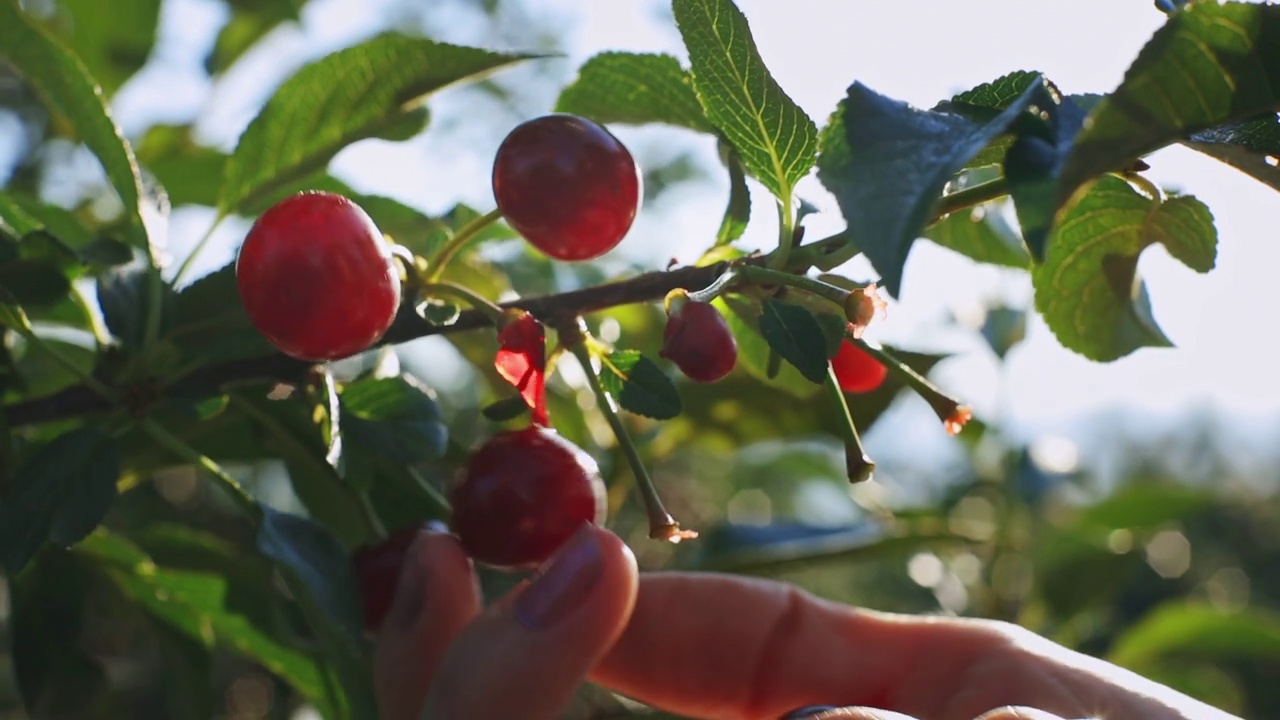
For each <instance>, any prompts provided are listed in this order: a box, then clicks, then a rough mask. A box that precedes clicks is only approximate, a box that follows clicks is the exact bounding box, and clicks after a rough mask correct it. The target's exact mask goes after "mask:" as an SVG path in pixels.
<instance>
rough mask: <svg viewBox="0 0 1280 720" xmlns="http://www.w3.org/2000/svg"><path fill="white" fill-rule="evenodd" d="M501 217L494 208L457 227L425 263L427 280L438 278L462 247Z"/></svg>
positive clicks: (499, 212) (500, 213)
mask: <svg viewBox="0 0 1280 720" xmlns="http://www.w3.org/2000/svg"><path fill="white" fill-rule="evenodd" d="M501 219H502V211H501V210H499V209H497V208H494V209H493V210H490V211H489V212H487V213H485V214H484V215H481V216H480V217H478V218H475V219H474V220H472V221H471V222H469V223H467V224H466V225H463V226H462V227H460V228H458V232H456V233H454V234H453V237H451V238H449V242H447V243H445V246H444V247H442V248H440V250H438V251H437V252H436V254H435V255H434V256H432V258H431V260H430V261H429V262H428V264H427V268H428V270H427V281H428V282H433V281H435V280H438V279H439V278H440V276H441V275H442V274H443V273H444V269H445V267H446V266H448V265H449V263H450V261H452V260H453V258H454V257H455V256H457V254H458V253H459V252H461V251H462V248H463V247H464V246H465V245H466V244H467V243H468V242H470V241H471V240H472V239H473V238H475V237H476V236H477V235H479V234H480V231H481V230H484V229H485V228H487V227H489V226H490V225H492V224H493V223H495V222H497V221H498V220H501Z"/></svg>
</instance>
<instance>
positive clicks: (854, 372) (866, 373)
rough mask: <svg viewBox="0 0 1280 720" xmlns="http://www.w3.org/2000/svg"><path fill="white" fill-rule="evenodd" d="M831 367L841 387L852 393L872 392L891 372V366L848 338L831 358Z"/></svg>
mask: <svg viewBox="0 0 1280 720" xmlns="http://www.w3.org/2000/svg"><path fill="white" fill-rule="evenodd" d="M831 367H832V369H833V370H835V373H836V381H837V382H839V383H840V389H841V390H844V391H845V392H851V393H867V392H871V391H872V390H875V389H876V388H878V387H880V385H881V384H882V383H883V382H884V379H885V377H886V376H887V375H888V374H889V368H886V367H885V366H884V365H881V364H880V361H879V360H876V359H875V358H873V357H871V356H870V355H868V354H867V353H866V352H865V351H864V350H863V349H862V348H860V347H858V346H857V345H854V344H853V343H851V342H849V341H848V340H845V341H844V342H843V343H841V345H840V352H838V353H836V356H835V357H833V358H831Z"/></svg>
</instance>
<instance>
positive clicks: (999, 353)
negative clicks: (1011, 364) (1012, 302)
mask: <svg viewBox="0 0 1280 720" xmlns="http://www.w3.org/2000/svg"><path fill="white" fill-rule="evenodd" d="M1026 336H1027V313H1026V312H1024V311H1022V310H1015V309H1013V308H1008V307H994V308H988V309H987V318H986V320H984V321H983V323H982V337H983V339H984V340H986V341H987V345H989V346H991V351H992V352H994V353H995V354H996V357H998V358H1001V359H1004V356H1005V355H1007V354H1009V351H1010V350H1012V349H1013V347H1014V346H1015V345H1017V344H1018V343H1020V342H1022V340H1023V339H1024V338H1025V337H1026Z"/></svg>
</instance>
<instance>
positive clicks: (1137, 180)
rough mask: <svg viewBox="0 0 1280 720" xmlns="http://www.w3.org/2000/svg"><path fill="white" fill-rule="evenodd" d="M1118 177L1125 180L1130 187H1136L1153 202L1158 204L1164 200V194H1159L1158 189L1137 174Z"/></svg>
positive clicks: (1123, 174)
mask: <svg viewBox="0 0 1280 720" xmlns="http://www.w3.org/2000/svg"><path fill="white" fill-rule="evenodd" d="M1120 177H1122V178H1124V179H1125V182H1128V183H1129V184H1130V185H1137V186H1138V188H1139V189H1141V190H1142V191H1143V192H1145V193H1146V194H1147V195H1149V196H1150V197H1151V199H1152V200H1154V201H1155V202H1160V201H1161V200H1162V199H1163V198H1164V193H1162V192H1160V188H1159V187H1158V186H1157V185H1156V184H1155V183H1153V182H1151V181H1150V180H1148V179H1147V178H1145V177H1143V176H1141V175H1139V174H1138V173H1131V172H1127V173H1122V174H1121V175H1120Z"/></svg>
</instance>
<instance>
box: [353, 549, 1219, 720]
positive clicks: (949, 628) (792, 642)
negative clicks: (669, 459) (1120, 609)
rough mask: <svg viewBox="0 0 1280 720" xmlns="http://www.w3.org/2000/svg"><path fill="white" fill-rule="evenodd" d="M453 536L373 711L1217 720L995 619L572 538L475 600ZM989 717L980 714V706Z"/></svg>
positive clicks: (411, 570)
mask: <svg viewBox="0 0 1280 720" xmlns="http://www.w3.org/2000/svg"><path fill="white" fill-rule="evenodd" d="M480 605H481V602H480V593H479V589H478V587H477V584H476V579H475V574H474V572H473V570H472V567H471V564H470V562H469V561H468V560H467V557H466V555H465V553H464V552H463V550H462V548H461V546H460V545H459V544H458V542H457V540H456V539H455V538H453V537H452V536H449V535H447V534H443V533H433V532H424V533H422V534H421V535H420V537H419V538H418V540H417V541H416V542H415V544H414V546H413V547H412V548H411V550H410V552H409V554H408V557H407V559H406V561H405V567H404V570H403V571H402V574H401V578H400V585H399V590H398V592H397V595H396V599H395V602H394V603H393V605H392V608H391V610H390V612H389V613H388V615H387V618H386V620H385V622H384V624H383V627H382V630H381V631H380V634H379V637H378V643H377V650H376V656H375V665H374V671H375V683H376V688H377V691H378V702H379V706H380V710H381V715H382V717H383V718H385V720H416V719H417V718H420V717H421V718H429V719H430V720H437V719H445V718H448V719H452V718H467V719H472V718H474V719H478V720H487V719H489V718H504V719H506V718H531V719H538V718H555V717H556V716H557V714H558V713H559V712H560V711H561V710H562V709H563V708H564V707H565V706H566V705H567V703H568V702H569V700H570V698H571V696H572V695H573V692H574V690H575V689H576V688H577V686H578V685H579V684H580V683H581V682H582V681H583V680H585V679H590V680H592V681H595V682H597V683H599V684H601V685H604V686H606V687H609V688H611V689H614V690H615V691H617V692H620V693H622V694H624V695H626V696H629V697H632V698H635V699H636V700H639V701H641V702H644V703H647V704H650V705H653V706H655V707H660V708H663V709H666V710H669V711H671V712H674V713H678V714H681V715H686V716H690V717H698V718H732V719H737V718H744V719H745V718H778V717H780V716H783V715H786V714H787V713H789V712H791V711H792V710H793V709H794V708H797V707H801V706H812V705H815V704H822V705H827V706H844V707H841V708H840V709H838V710H830V711H825V712H819V713H818V714H817V715H811V716H810V717H821V718H844V719H846V720H912V719H913V718H915V719H918V720H973V718H976V717H979V716H980V717H981V718H982V720H1014V719H1015V718H1018V719H1021V720H1061V719H1063V718H1086V717H1100V718H1108V719H1116V718H1123V719H1125V720H1166V719H1170V720H1172V719H1185V720H1229V718H1230V716H1229V715H1227V714H1226V713H1223V712H1222V711H1219V710H1215V709H1213V708H1211V707H1209V706H1207V705H1204V704H1203V703H1200V702H1197V701H1195V700H1192V699H1191V698H1188V697H1186V696H1184V695H1181V694H1179V693H1177V692H1174V691H1173V690H1171V689H1169V688H1167V687H1164V686H1162V685H1159V684H1157V683H1154V682H1152V681H1150V680H1147V679H1145V678H1142V677H1139V676H1138V675H1135V674H1133V673H1131V672H1129V671H1127V670H1123V669H1121V668H1118V667H1116V666H1114V665H1111V664H1108V663H1105V662H1103V661H1101V660H1097V659H1094V658H1090V657H1087V656H1084V655H1081V654H1079V653H1075V652H1072V651H1069V650H1067V649H1065V648H1063V647H1061V646H1058V645H1056V644H1054V643H1051V642H1049V641H1047V640H1045V639H1043V638H1040V637H1038V636H1036V635H1034V634H1033V633H1030V632H1028V631H1026V630H1023V629H1021V628H1018V627H1016V626H1013V625H1009V624H1006V623H998V622H991V621H983V620H964V619H955V618H929V617H918V616H901V615H891V614H886V613H878V612H872V611H867V610H861V609H854V608H850V607H847V606H844V605H839V604H836V603H831V602H827V601H824V600H821V599H818V598H816V597H813V596H812V595H809V594H807V593H804V592H801V591H799V590H797V589H795V588H794V587H792V586H789V585H785V584H781V583H775V582H768V581H762V580H754V579H748V578H742V577H735V576H723V575H709V574H681V573H650V574H645V575H643V576H639V577H638V576H637V572H636V565H635V559H634V558H633V557H632V555H631V552H630V551H629V550H628V549H627V547H626V546H625V545H624V544H623V543H622V541H621V540H619V539H618V538H617V537H616V536H614V535H612V534H611V533H609V532H607V531H604V530H600V529H598V528H594V527H587V528H585V529H584V530H582V531H580V532H579V533H578V535H576V536H575V537H574V539H573V540H572V541H570V543H569V544H567V545H566V547H565V549H563V550H562V551H561V552H560V553H559V554H558V555H557V557H556V558H554V559H553V560H552V561H551V562H550V563H549V564H548V566H547V567H545V568H544V569H543V570H542V572H541V573H539V575H538V576H536V577H535V579H533V580H532V581H530V582H526V583H522V584H521V585H520V586H518V587H517V588H516V589H515V590H513V591H512V592H511V593H510V594H509V595H507V596H506V597H504V598H502V599H501V600H499V601H497V602H496V603H494V604H493V605H491V606H490V607H489V608H487V609H484V610H481V606H480ZM983 713H987V714H985V715H984V714H983Z"/></svg>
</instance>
